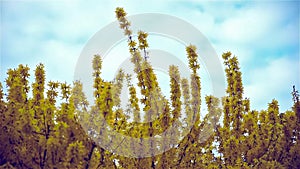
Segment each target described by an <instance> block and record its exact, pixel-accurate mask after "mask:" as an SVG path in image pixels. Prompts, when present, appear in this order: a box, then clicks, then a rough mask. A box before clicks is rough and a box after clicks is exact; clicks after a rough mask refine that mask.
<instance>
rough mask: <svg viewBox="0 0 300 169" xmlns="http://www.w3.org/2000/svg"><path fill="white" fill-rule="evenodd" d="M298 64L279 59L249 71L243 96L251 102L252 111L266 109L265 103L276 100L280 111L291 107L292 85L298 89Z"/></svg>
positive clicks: (286, 59)
mask: <svg viewBox="0 0 300 169" xmlns="http://www.w3.org/2000/svg"><path fill="white" fill-rule="evenodd" d="M299 67H300V65H299V62H297V60H290V59H288V58H287V57H281V58H278V59H274V60H272V61H270V63H269V64H268V65H265V66H264V67H258V68H253V70H249V74H251V76H250V77H245V78H249V81H250V82H249V83H248V84H246V85H245V96H246V97H249V98H250V100H251V107H252V108H254V109H258V110H260V109H266V108H267V103H270V102H271V101H272V99H277V100H278V101H279V104H280V110H281V111H285V110H287V109H289V108H290V107H291V106H292V96H291V95H290V93H291V91H292V85H296V87H297V88H299V87H300V86H299V84H300V81H299V77H300V71H299Z"/></svg>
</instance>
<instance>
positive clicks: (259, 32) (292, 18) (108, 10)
mask: <svg viewBox="0 0 300 169" xmlns="http://www.w3.org/2000/svg"><path fill="white" fill-rule="evenodd" d="M0 3H1V44H0V50H1V51H0V52H1V53H0V54H1V62H0V68H1V76H0V80H1V83H3V82H4V80H5V78H6V70H7V69H8V68H14V67H17V66H18V64H27V65H28V66H30V67H31V69H34V67H35V65H37V64H38V63H40V62H41V63H44V64H45V66H46V71H47V72H46V75H47V80H58V81H67V82H69V83H71V82H72V80H73V76H74V69H75V65H76V63H77V59H78V57H79V55H80V52H81V51H82V49H83V47H84V46H85V44H86V43H87V42H88V40H89V39H90V38H91V37H92V36H93V35H94V34H95V33H96V32H97V31H99V30H100V29H101V28H103V27H105V26H106V25H108V24H109V23H111V22H113V21H115V15H114V10H115V8H116V7H118V6H121V7H124V8H125V10H126V11H127V13H128V14H129V15H134V14H141V13H162V14H168V15H172V16H176V17H178V18H180V19H183V20H185V21H187V22H189V23H190V24H192V25H194V26H195V27H196V28H197V29H198V30H200V31H201V32H202V33H203V35H204V36H206V37H207V38H208V40H209V41H210V43H211V44H212V46H213V47H214V48H215V50H216V52H217V54H218V55H219V56H221V54H222V53H223V52H226V51H231V52H232V53H233V54H234V55H237V56H238V58H239V61H240V66H241V70H242V73H243V74H242V77H243V83H244V88H245V94H244V96H245V97H248V98H250V100H251V108H253V109H259V110H260V109H265V108H267V104H268V103H269V102H271V100H272V99H273V98H276V99H277V100H278V101H279V104H280V110H281V111H284V110H286V109H289V108H290V107H291V106H292V98H291V95H290V92H291V89H292V85H296V86H297V88H298V89H300V79H299V77H300V75H299V74H300V65H299V64H300V63H299V61H300V60H299V39H300V36H299V2H298V1H263V2H260V1H253V2H248V1H213V2H208V1H196V0H186V1H177V0H172V1H171V0H166V1H156V0H154V1H138V0H130V1H129V0H128V1H126V0H122V1H121V0H90V1H83V0H32V1H31V0H24V1H22V0H9V1H8V0H7V1H6V0H4V1H0ZM132 24H134V23H132ZM145 24H147V23H145ZM141 29H142V28H141ZM157 43H158V44H159V42H157ZM150 47H151V44H150ZM170 50H172V49H170ZM107 64H109V63H107ZM104 71H105V70H104ZM31 74H32V75H33V72H32V73H31Z"/></svg>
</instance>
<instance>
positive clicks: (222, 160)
mask: <svg viewBox="0 0 300 169" xmlns="http://www.w3.org/2000/svg"><path fill="white" fill-rule="evenodd" d="M115 12H116V17H117V19H118V21H119V23H120V28H121V29H123V30H124V34H125V35H126V36H127V37H128V47H129V52H130V54H131V62H132V63H133V65H134V75H125V73H124V72H123V71H122V70H119V72H118V74H117V76H116V78H115V79H114V80H113V81H105V80H104V79H102V78H101V69H102V58H101V56H99V55H95V56H94V59H93V62H92V63H91V66H92V68H93V77H94V84H93V89H94V102H93V103H89V102H88V101H87V99H86V96H85V93H84V92H83V85H82V84H81V83H80V82H79V81H75V82H74V83H73V85H70V84H67V83H66V82H65V83H60V82H53V81H49V82H46V77H45V75H46V72H45V70H44V65H43V64H39V65H37V67H36V69H35V71H34V75H35V80H34V82H33V83H32V84H31V86H30V84H29V80H28V79H29V76H30V75H29V67H27V66H24V65H19V66H18V67H17V68H16V69H9V70H8V71H7V78H6V80H5V83H6V85H5V90H3V88H2V84H1V83H0V168H42V169H44V168H72V169H73V168H86V169H88V168H92V169H96V168H108V169H111V168H147V169H148V168H153V169H154V168H155V169H164V168H209V169H216V168H233V169H235V168H245V169H250V168H257V169H259V168H289V169H290V168H291V169H293V168H295V169H297V168H300V154H299V152H300V141H299V140H300V125H299V124H300V100H299V93H298V91H297V90H296V89H295V87H293V90H292V100H293V107H292V109H291V110H287V111H285V112H279V103H278V102H277V101H276V100H275V99H274V100H272V101H271V102H270V103H269V105H268V107H267V108H266V109H265V110H261V111H257V110H251V109H250V100H249V99H247V98H244V96H243V90H244V89H243V84H242V76H241V75H242V73H241V71H240V67H239V62H238V58H237V57H236V56H232V54H231V53H230V52H226V53H224V54H223V55H222V58H223V60H224V65H225V74H226V77H227V89H226V96H225V97H223V98H216V97H214V96H206V97H205V102H206V106H207V112H200V108H201V105H200V104H201V79H200V76H199V74H198V71H199V69H200V64H199V63H198V59H199V58H198V57H199V56H198V54H197V49H196V47H195V46H193V45H190V46H187V47H186V53H187V58H188V61H189V67H190V70H191V76H190V79H185V78H181V77H180V72H179V69H178V67H177V66H176V65H171V66H170V67H169V77H170V99H167V98H166V97H165V96H163V94H162V92H161V89H160V87H159V84H158V82H157V77H156V74H155V71H154V69H153V67H152V65H151V63H150V62H149V61H148V60H147V58H148V57H149V56H148V52H147V48H148V47H149V45H148V42H147V37H148V34H147V33H145V32H142V31H139V32H138V33H137V34H138V36H137V42H136V41H135V40H134V39H133V37H134V36H133V33H132V31H131V30H130V22H129V21H128V20H127V19H126V12H125V11H124V9H122V8H117V9H116V11H115ZM141 53H142V54H143V56H144V57H142V54H141ZM133 77H134V78H137V87H136V86H135V85H134V84H132V78H133ZM125 80H126V83H127V85H126V86H127V90H128V91H129V103H128V105H127V108H126V109H125V110H123V108H122V107H121V99H120V96H121V91H122V89H123V88H124V87H125V85H124V83H125ZM138 88H139V89H138ZM137 90H140V93H141V98H138V96H139V95H138V93H137ZM220 103H221V105H220ZM142 110H143V111H144V113H143V114H144V116H143V117H142V114H141V111H142ZM200 113H203V114H202V115H203V118H201V117H202V116H200ZM130 116H131V117H132V119H131V120H133V122H129V119H130ZM104 121H106V123H107V125H106V124H105V123H104ZM187 126H189V127H190V128H187ZM170 127H172V130H170V131H168V132H165V131H167V130H168V129H170ZM112 130H114V131H116V132H118V133H120V134H122V135H125V136H129V137H131V139H132V140H134V139H135V138H139V139H140V142H134V141H127V142H122V145H119V146H123V147H124V149H123V151H124V152H123V153H130V151H134V152H139V153H140V154H141V156H139V157H137V158H133V157H124V156H120V155H118V154H116V153H114V152H110V151H108V150H107V149H105V148H104V147H100V146H99V145H98V144H97V142H96V140H94V139H95V138H97V136H99V135H100V136H101V140H102V141H103V142H105V143H106V144H107V147H109V146H110V144H111V140H114V139H116V136H115V135H114V134H109V133H108V131H112ZM183 133H185V134H183ZM158 134H161V135H162V136H163V137H161V139H160V140H159V141H160V142H161V144H159V145H158V144H154V143H153V142H150V141H149V144H147V146H142V141H143V139H144V138H149V137H154V136H155V135H158ZM144 140H146V139H144ZM176 141H177V142H176ZM156 149H160V150H162V153H161V154H154V153H155V150H156ZM145 152H150V154H151V153H152V154H151V155H152V156H151V157H143V156H142V154H143V153H145Z"/></svg>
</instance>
